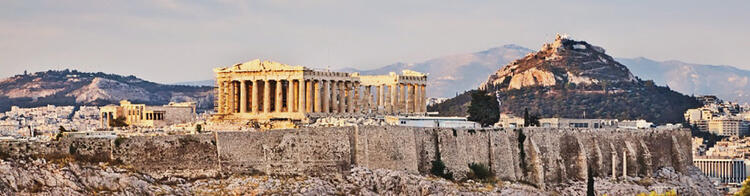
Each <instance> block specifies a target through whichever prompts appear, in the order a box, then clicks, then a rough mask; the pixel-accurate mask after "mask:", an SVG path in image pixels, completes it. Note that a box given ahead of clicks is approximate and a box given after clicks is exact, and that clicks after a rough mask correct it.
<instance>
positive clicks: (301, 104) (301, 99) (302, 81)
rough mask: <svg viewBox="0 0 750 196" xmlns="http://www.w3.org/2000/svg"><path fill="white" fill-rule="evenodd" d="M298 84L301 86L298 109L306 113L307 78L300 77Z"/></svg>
mask: <svg viewBox="0 0 750 196" xmlns="http://www.w3.org/2000/svg"><path fill="white" fill-rule="evenodd" d="M297 85H298V86H299V93H298V97H297V100H298V101H299V104H298V105H297V108H298V109H297V111H298V112H301V113H305V108H307V106H305V98H306V96H305V79H300V80H298V81H297Z"/></svg>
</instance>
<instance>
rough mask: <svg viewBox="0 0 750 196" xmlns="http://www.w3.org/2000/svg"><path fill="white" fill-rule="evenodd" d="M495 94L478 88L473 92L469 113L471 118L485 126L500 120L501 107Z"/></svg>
mask: <svg viewBox="0 0 750 196" xmlns="http://www.w3.org/2000/svg"><path fill="white" fill-rule="evenodd" d="M499 105H500V104H498V102H497V98H496V97H495V94H488V93H487V91H483V90H477V91H474V92H472V94H471V105H469V109H468V110H467V113H469V118H468V119H469V120H470V121H474V122H478V123H479V124H481V125H482V126H484V127H487V126H491V125H493V124H495V123H496V122H497V121H498V120H500V108H499Z"/></svg>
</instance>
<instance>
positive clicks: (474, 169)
mask: <svg viewBox="0 0 750 196" xmlns="http://www.w3.org/2000/svg"><path fill="white" fill-rule="evenodd" d="M469 169H471V172H469V174H468V176H467V178H469V179H474V180H478V181H482V182H493V181H494V180H495V174H494V173H492V171H490V167H488V166H487V165H485V164H481V163H470V164H469Z"/></svg>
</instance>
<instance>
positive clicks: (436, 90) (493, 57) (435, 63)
mask: <svg viewBox="0 0 750 196" xmlns="http://www.w3.org/2000/svg"><path fill="white" fill-rule="evenodd" d="M530 52H533V51H532V50H530V49H527V48H524V47H521V46H517V45H505V46H502V47H497V48H490V49H488V50H485V51H481V52H476V53H471V54H458V55H451V56H445V57H440V58H435V59H431V60H428V61H425V62H421V63H410V64H406V63H395V64H391V65H387V66H384V67H381V68H378V69H373V70H358V69H354V68H345V69H341V70H340V71H346V72H360V73H362V74H387V73H388V72H396V73H401V70H403V69H409V70H414V71H419V72H425V73H429V74H430V75H429V76H428V77H427V80H428V88H429V90H428V91H427V96H429V97H454V96H456V95H457V94H459V93H462V92H464V91H466V90H468V89H472V88H474V87H476V86H478V85H479V84H481V83H482V82H483V81H485V80H486V79H487V75H488V74H489V73H492V72H495V70H497V69H499V68H501V67H502V66H503V65H505V64H507V63H508V62H511V61H513V60H516V59H518V58H520V57H523V56H524V55H526V54H528V53H530Z"/></svg>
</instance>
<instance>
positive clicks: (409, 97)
mask: <svg viewBox="0 0 750 196" xmlns="http://www.w3.org/2000/svg"><path fill="white" fill-rule="evenodd" d="M404 87H405V89H404V90H405V91H406V95H405V97H406V111H405V112H406V113H412V111H413V110H414V94H413V91H412V85H411V84H405V85H404Z"/></svg>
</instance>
